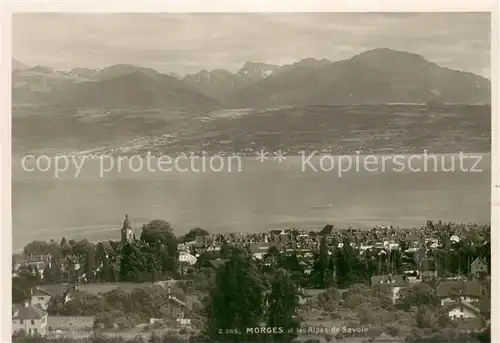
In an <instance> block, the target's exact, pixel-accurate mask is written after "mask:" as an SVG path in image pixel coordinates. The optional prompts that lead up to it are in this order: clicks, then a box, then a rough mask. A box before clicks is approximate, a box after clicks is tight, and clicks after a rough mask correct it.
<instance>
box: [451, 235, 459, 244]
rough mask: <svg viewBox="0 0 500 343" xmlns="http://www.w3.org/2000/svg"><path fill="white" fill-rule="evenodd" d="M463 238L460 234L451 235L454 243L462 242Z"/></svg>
mask: <svg viewBox="0 0 500 343" xmlns="http://www.w3.org/2000/svg"><path fill="white" fill-rule="evenodd" d="M461 240H462V239H461V238H460V237H459V236H458V235H452V236H451V237H450V241H451V242H452V243H458V242H460V241H461Z"/></svg>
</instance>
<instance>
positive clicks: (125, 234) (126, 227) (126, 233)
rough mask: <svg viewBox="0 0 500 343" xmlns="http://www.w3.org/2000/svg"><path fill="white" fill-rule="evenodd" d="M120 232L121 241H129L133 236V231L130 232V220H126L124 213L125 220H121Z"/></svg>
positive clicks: (126, 216)
mask: <svg viewBox="0 0 500 343" xmlns="http://www.w3.org/2000/svg"><path fill="white" fill-rule="evenodd" d="M121 233H122V243H124V242H131V241H132V240H133V238H134V233H133V232H132V225H131V224H130V220H128V214H126V215H125V220H124V221H123V227H122V230H121Z"/></svg>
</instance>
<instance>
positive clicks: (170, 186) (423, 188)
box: [12, 155, 491, 249]
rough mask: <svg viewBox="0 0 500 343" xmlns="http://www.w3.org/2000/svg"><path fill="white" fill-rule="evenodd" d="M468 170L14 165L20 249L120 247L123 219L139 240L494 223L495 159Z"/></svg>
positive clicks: (291, 162) (297, 161) (251, 164)
mask: <svg viewBox="0 0 500 343" xmlns="http://www.w3.org/2000/svg"><path fill="white" fill-rule="evenodd" d="M446 158H448V159H451V158H458V156H454V155H451V156H450V155H448V156H447V157H446ZM467 161H468V162H467ZM467 161H466V163H465V164H464V168H465V169H468V170H469V171H466V172H464V171H461V170H456V171H455V172H445V171H442V170H438V171H435V170H429V171H427V172H423V171H422V170H420V172H419V171H410V170H407V169H406V170H404V171H394V170H393V166H394V165H391V164H390V163H389V166H387V168H386V170H385V172H383V171H381V170H380V169H381V167H380V165H378V171H373V170H374V169H377V165H376V166H375V167H370V170H371V171H367V170H364V169H363V167H361V169H360V170H359V171H356V170H351V171H348V172H347V171H346V172H344V173H343V174H342V175H341V177H339V175H338V169H335V170H333V171H326V170H327V169H328V168H329V166H328V163H324V164H323V170H321V166H322V165H321V164H319V162H318V160H314V161H313V162H312V164H313V165H315V166H316V168H317V169H318V171H314V170H312V169H311V168H310V167H309V166H308V165H306V169H307V170H306V171H305V172H304V171H302V162H301V158H300V157H293V158H291V157H288V158H287V160H286V161H284V162H283V163H278V162H277V161H271V160H269V161H266V162H264V163H260V162H258V161H256V160H255V159H254V158H245V159H243V160H242V165H241V167H242V170H241V171H240V172H237V171H236V168H235V167H236V165H235V167H234V169H233V171H232V172H228V171H222V172H208V171H207V172H194V171H190V172H179V171H177V172H176V171H171V172H161V171H158V170H157V171H156V172H152V171H150V170H143V171H140V172H133V171H131V170H129V169H128V168H124V169H122V170H121V172H118V170H117V169H116V168H115V169H113V170H112V171H109V172H107V173H105V174H104V175H103V177H100V175H99V162H98V161H91V160H87V161H85V165H84V167H83V169H82V170H81V173H80V175H79V176H78V178H75V177H74V175H75V169H71V168H70V169H69V170H68V171H67V172H66V173H63V174H62V175H59V177H57V178H55V177H54V173H53V171H52V170H49V171H48V172H27V171H23V170H22V168H21V164H20V161H19V160H16V161H15V162H14V164H13V185H12V211H13V247H14V249H18V248H22V247H23V246H24V245H25V244H26V243H28V242H30V241H32V240H35V239H41V240H48V239H50V238H54V239H57V240H59V239H60V238H61V237H62V236H66V237H67V238H68V239H69V238H73V239H83V238H88V239H90V240H98V239H118V237H119V236H120V227H121V223H122V221H123V217H124V215H125V213H128V214H129V217H130V219H131V221H132V225H133V227H134V228H135V231H136V233H137V234H139V233H140V226H141V225H142V224H144V223H146V222H148V221H150V220H152V219H165V220H167V221H169V222H170V223H171V224H172V226H173V227H174V228H176V232H177V233H179V234H181V233H184V232H186V231H188V230H189V229H191V228H193V227H202V228H205V229H207V230H209V231H243V232H258V231H265V230H268V229H271V228H282V227H285V226H290V227H303V228H311V229H315V228H321V227H323V226H324V225H325V224H328V223H331V224H334V225H335V226H337V227H347V226H353V227H373V226H375V225H385V224H394V225H398V226H405V227H418V226H420V224H422V223H425V221H426V220H427V219H433V220H438V219H442V220H452V221H461V222H479V223H489V221H490V161H491V159H490V155H482V160H481V162H480V165H479V166H477V167H476V168H475V169H477V168H481V169H482V172H471V171H470V168H471V167H472V165H473V164H474V163H473V161H472V160H467ZM327 162H328V161H327ZM438 163H439V162H438ZM445 164H446V162H445ZM455 164H456V166H455V167H456V169H460V168H459V162H458V161H456V163H455ZM422 166H423V162H422V160H417V161H413V164H412V168H413V169H414V170H415V169H418V168H419V167H422ZM446 166H448V164H446ZM197 168H199V166H198V167H197ZM428 168H430V169H433V167H432V164H431V166H430V167H428ZM464 168H462V169H464ZM438 169H440V168H439V167H438ZM226 170H227V168H226ZM398 170H399V169H398Z"/></svg>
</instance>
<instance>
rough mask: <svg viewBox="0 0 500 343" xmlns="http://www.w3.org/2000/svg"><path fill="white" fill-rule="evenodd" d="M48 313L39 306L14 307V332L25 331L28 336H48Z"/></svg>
mask: <svg viewBox="0 0 500 343" xmlns="http://www.w3.org/2000/svg"><path fill="white" fill-rule="evenodd" d="M47 318H48V314H47V312H46V311H45V310H44V309H42V308H41V307H40V306H39V305H33V304H30V303H29V301H26V302H25V303H24V304H20V305H19V304H13V305H12V332H13V333H15V332H18V331H21V330H24V332H26V334H28V335H42V336H45V335H46V334H47Z"/></svg>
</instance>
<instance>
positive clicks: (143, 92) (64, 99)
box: [58, 71, 217, 111]
mask: <svg viewBox="0 0 500 343" xmlns="http://www.w3.org/2000/svg"><path fill="white" fill-rule="evenodd" d="M148 74H149V75H146V74H145V73H143V72H142V71H136V72H134V73H132V74H124V75H121V76H118V77H115V78H112V79H104V80H100V81H95V82H92V81H89V82H83V83H77V84H74V85H72V87H69V88H68V89H66V90H65V92H64V93H63V94H62V95H61V100H60V102H59V103H58V104H59V105H60V106H64V107H74V108H80V109H85V108H107V109H129V108H136V109H186V110H202V111H204V110H208V109H213V108H215V107H217V102H216V101H215V100H213V99H211V98H208V97H206V96H204V95H202V94H200V93H198V92H196V91H195V90H192V89H189V88H187V87H186V86H185V85H184V83H183V82H182V81H180V80H178V79H176V78H174V77H172V76H167V75H162V74H159V73H156V74H153V73H148Z"/></svg>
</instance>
